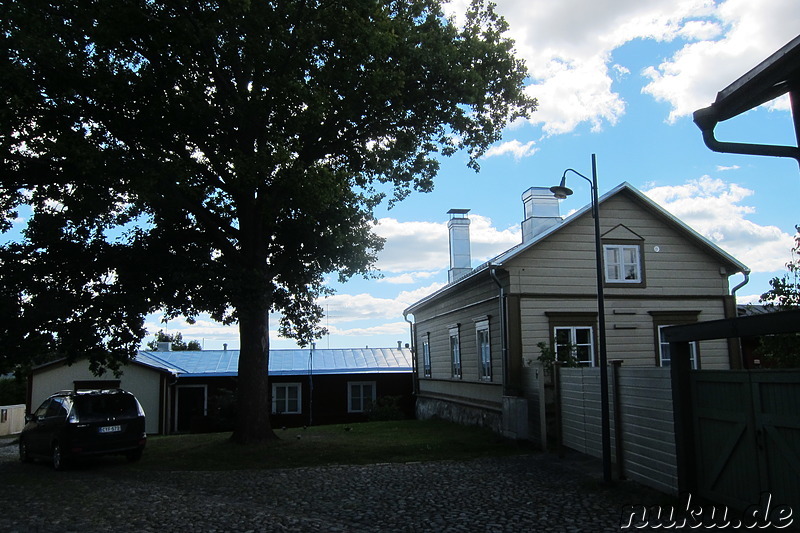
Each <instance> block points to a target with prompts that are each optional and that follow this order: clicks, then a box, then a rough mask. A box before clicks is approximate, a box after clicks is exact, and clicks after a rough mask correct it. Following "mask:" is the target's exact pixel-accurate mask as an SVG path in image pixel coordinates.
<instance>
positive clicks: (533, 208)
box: [522, 187, 562, 243]
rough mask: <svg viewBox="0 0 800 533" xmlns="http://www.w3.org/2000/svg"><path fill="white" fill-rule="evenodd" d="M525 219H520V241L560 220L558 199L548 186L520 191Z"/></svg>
mask: <svg viewBox="0 0 800 533" xmlns="http://www.w3.org/2000/svg"><path fill="white" fill-rule="evenodd" d="M522 205H523V207H524V209H525V220H523V221H522V242H523V243H526V242H528V241H529V240H531V239H532V238H534V237H535V236H536V235H539V234H540V233H542V232H543V231H545V230H548V229H550V228H552V227H553V226H555V225H556V224H560V223H561V221H562V218H561V213H560V210H559V207H558V199H557V198H556V197H555V196H553V193H552V192H551V191H550V189H549V188H548V187H531V188H530V189H528V190H527V191H525V192H524V193H522Z"/></svg>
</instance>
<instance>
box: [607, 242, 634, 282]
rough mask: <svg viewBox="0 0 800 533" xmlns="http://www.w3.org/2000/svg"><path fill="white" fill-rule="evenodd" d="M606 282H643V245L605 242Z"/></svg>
mask: <svg viewBox="0 0 800 533" xmlns="http://www.w3.org/2000/svg"><path fill="white" fill-rule="evenodd" d="M603 259H604V263H605V268H604V270H605V281H606V283H615V284H616V283H630V284H642V283H643V282H644V276H643V274H642V272H643V268H642V247H641V245H639V244H604V245H603Z"/></svg>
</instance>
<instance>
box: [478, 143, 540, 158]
mask: <svg viewBox="0 0 800 533" xmlns="http://www.w3.org/2000/svg"><path fill="white" fill-rule="evenodd" d="M534 144H535V142H534V141H530V142H527V143H525V144H522V143H521V142H520V141H518V140H516V139H514V140H513V141H508V142H505V143H503V144H499V145H497V146H492V147H491V148H489V149H488V150H487V151H486V154H485V155H484V156H483V157H484V158H485V159H488V158H490V157H497V156H501V155H507V154H511V155H513V156H514V159H516V160H517V161H519V160H520V159H522V158H523V157H530V156H532V155H533V154H535V153H536V152H537V151H538V149H537V148H535V147H534Z"/></svg>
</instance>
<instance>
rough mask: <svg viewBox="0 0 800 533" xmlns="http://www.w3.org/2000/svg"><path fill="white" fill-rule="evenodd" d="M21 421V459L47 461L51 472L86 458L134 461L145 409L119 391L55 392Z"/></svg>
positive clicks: (143, 439)
mask: <svg viewBox="0 0 800 533" xmlns="http://www.w3.org/2000/svg"><path fill="white" fill-rule="evenodd" d="M25 420H26V422H27V423H26V424H25V427H24V428H23V429H22V433H21V434H20V438H19V458H20V460H21V461H23V462H29V461H31V460H32V459H34V458H43V459H49V460H51V461H52V462H53V468H55V469H56V470H61V469H63V468H64V467H65V466H66V465H67V464H68V463H69V461H70V460H72V459H75V458H78V457H86V456H95V455H108V454H123V455H125V456H126V457H127V458H128V460H129V461H137V460H139V459H140V458H141V456H142V452H143V451H144V447H145V444H146V443H147V433H146V432H145V424H144V423H145V415H144V410H143V409H142V406H141V405H140V404H139V401H138V400H137V399H136V397H135V396H134V395H133V394H131V393H130V392H127V391H124V390H121V389H112V390H78V391H62V392H58V393H56V394H53V395H52V396H50V397H49V398H47V399H46V400H45V401H44V402H43V403H42V405H40V406H39V408H38V409H36V411H34V412H33V414H31V415H28V416H27V417H25Z"/></svg>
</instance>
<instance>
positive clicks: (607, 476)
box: [550, 154, 611, 483]
mask: <svg viewBox="0 0 800 533" xmlns="http://www.w3.org/2000/svg"><path fill="white" fill-rule="evenodd" d="M567 172H572V173H574V174H577V175H578V176H580V177H581V178H583V179H585V180H586V181H588V182H589V184H590V185H591V187H592V216H593V217H594V251H595V267H596V271H597V272H596V273H597V326H598V329H599V331H598V344H599V350H598V351H599V365H600V416H601V426H602V441H603V481H604V482H606V483H610V482H611V422H610V419H609V413H608V373H607V366H608V354H607V352H606V312H605V294H604V292H603V245H602V243H601V241H600V203H599V199H598V194H597V160H596V158H595V154H592V179H589V178H587V177H586V176H584V175H583V174H581V173H580V172H578V171H577V170H574V169H571V168H568V169H567V170H565V171H564V174H563V175H562V176H561V184H560V185H558V186H556V187H550V190H551V191H552V193H553V195H555V197H556V198H559V199H562V200H563V199H564V198H566V197H567V196H569V195H571V194H572V190H571V189H569V188H568V187H567V186H566V182H567Z"/></svg>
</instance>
